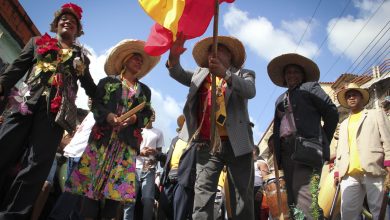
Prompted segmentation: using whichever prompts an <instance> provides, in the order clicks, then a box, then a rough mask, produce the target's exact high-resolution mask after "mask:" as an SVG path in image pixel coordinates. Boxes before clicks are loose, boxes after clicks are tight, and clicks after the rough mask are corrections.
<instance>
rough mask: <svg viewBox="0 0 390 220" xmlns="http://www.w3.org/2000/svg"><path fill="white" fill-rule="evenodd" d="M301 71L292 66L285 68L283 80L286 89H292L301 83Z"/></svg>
mask: <svg viewBox="0 0 390 220" xmlns="http://www.w3.org/2000/svg"><path fill="white" fill-rule="evenodd" d="M303 74H304V73H303V72H302V70H301V69H300V68H299V67H297V66H294V65H290V66H287V68H286V69H285V70H284V80H285V81H286V84H287V87H288V88H294V87H296V86H298V85H299V84H301V83H302V82H303V76H304V75H303Z"/></svg>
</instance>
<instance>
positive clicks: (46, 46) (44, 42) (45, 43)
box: [35, 33, 60, 55]
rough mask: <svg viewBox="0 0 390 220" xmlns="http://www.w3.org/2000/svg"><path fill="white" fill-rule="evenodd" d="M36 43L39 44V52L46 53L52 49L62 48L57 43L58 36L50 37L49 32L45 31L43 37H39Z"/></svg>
mask: <svg viewBox="0 0 390 220" xmlns="http://www.w3.org/2000/svg"><path fill="white" fill-rule="evenodd" d="M35 43H36V44H37V46H38V51H37V52H38V54H41V55H42V54H45V53H46V52H48V51H50V50H54V51H58V50H59V49H60V48H59V47H58V45H57V43H58V40H57V39H56V38H52V37H50V35H48V34H47V33H45V34H44V35H43V36H42V37H40V38H37V39H36V40H35Z"/></svg>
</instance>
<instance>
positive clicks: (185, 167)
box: [161, 137, 196, 189]
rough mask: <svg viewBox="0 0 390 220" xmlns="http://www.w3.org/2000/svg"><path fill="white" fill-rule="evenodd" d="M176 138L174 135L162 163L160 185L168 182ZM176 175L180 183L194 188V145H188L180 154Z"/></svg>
mask: <svg viewBox="0 0 390 220" xmlns="http://www.w3.org/2000/svg"><path fill="white" fill-rule="evenodd" d="M178 139H179V137H175V138H174V139H173V140H172V143H171V146H170V148H169V151H168V156H167V160H166V162H165V165H164V172H163V173H162V175H161V184H162V185H164V184H166V183H167V182H168V174H169V171H170V170H171V166H170V163H171V159H172V154H173V150H174V149H175V145H176V142H177V140H178ZM177 175H178V177H177V181H178V183H179V184H180V185H182V186H184V187H187V188H191V189H193V188H194V185H195V179H196V146H190V147H188V148H187V149H186V150H185V151H184V152H183V154H182V155H181V156H180V160H179V167H178V172H177Z"/></svg>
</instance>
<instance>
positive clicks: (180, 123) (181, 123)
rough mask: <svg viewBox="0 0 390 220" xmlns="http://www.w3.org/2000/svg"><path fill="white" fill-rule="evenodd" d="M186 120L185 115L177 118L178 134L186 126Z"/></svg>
mask: <svg viewBox="0 0 390 220" xmlns="http://www.w3.org/2000/svg"><path fill="white" fill-rule="evenodd" d="M185 120H186V119H185V117H184V115H179V117H177V121H176V122H177V127H178V128H176V131H177V132H178V131H180V130H181V128H182V127H183V125H184V122H185Z"/></svg>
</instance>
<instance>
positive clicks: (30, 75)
mask: <svg viewBox="0 0 390 220" xmlns="http://www.w3.org/2000/svg"><path fill="white" fill-rule="evenodd" d="M37 38H38V37H33V38H31V39H30V40H29V41H28V43H27V44H26V45H25V47H24V48H23V50H22V52H21V53H20V54H19V57H18V58H16V59H15V60H14V62H13V63H11V64H10V65H9V66H8V67H7V69H6V70H5V72H4V73H3V74H1V75H0V85H1V86H2V88H3V91H2V93H1V94H0V96H2V95H3V94H8V92H9V91H10V89H11V88H12V87H13V86H14V85H15V84H16V83H17V82H18V81H19V80H20V79H21V78H22V77H23V76H24V75H26V74H27V76H26V80H25V82H26V84H27V85H28V86H30V87H31V90H30V97H29V98H28V100H27V104H28V105H29V106H30V107H32V106H34V105H35V104H36V103H37V101H38V99H39V98H40V96H41V95H42V93H43V92H44V90H45V88H46V87H49V93H50V95H49V98H48V100H47V104H48V105H50V101H51V99H52V98H54V94H55V91H52V90H56V89H55V87H54V86H53V87H52V86H51V85H50V84H49V83H48V80H49V78H50V76H51V73H44V72H41V73H40V74H39V75H37V76H36V75H35V74H34V71H35V68H34V67H35V65H36V63H37V59H38V53H37V45H36V43H35V41H36V39H37ZM56 55H57V54H56V53H53V54H52V56H55V57H56ZM81 56H82V57H83V59H84V64H85V65H86V68H85V70H84V73H83V74H82V75H80V76H77V75H76V71H75V70H74V69H73V60H74V59H75V58H76V57H81ZM66 62H69V63H70V64H69V65H68V66H69V67H70V68H71V72H72V78H73V80H77V79H78V80H80V82H81V86H82V87H83V88H84V89H85V91H86V93H87V95H88V96H90V97H94V95H95V91H96V84H95V83H94V82H93V79H92V77H91V74H90V72H89V63H90V61H89V59H88V57H87V56H85V54H84V53H83V52H82V48H81V47H79V46H77V45H75V46H74V48H73V55H72V57H71V58H70V59H69V60H68V61H66ZM76 85H77V84H76ZM76 88H77V87H76ZM74 92H77V91H74ZM49 107H50V106H49ZM31 109H32V108H31ZM48 109H49V108H48Z"/></svg>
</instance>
